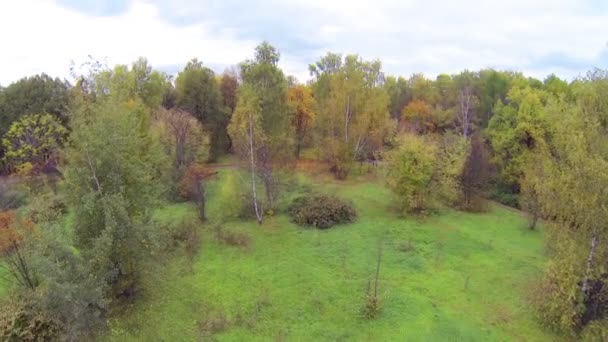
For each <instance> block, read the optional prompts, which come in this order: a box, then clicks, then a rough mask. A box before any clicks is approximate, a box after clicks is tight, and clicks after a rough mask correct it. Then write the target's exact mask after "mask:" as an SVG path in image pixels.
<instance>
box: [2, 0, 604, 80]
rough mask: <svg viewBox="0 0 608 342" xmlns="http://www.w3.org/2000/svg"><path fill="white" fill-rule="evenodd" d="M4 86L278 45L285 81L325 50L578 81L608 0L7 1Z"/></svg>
mask: <svg viewBox="0 0 608 342" xmlns="http://www.w3.org/2000/svg"><path fill="white" fill-rule="evenodd" d="M0 32H2V35H1V37H2V39H1V40H0V44H1V46H2V49H1V50H0V85H4V86H6V85H8V84H10V83H11V82H14V81H16V80H18V79H20V78H22V77H25V76H31V75H34V74H37V73H42V72H45V73H47V74H49V75H51V76H56V77H60V78H68V79H69V70H70V64H71V63H72V62H74V63H75V64H76V65H80V64H81V63H83V62H85V61H87V59H88V57H87V56H89V55H90V56H93V57H94V58H95V59H97V60H104V61H106V63H107V64H108V65H110V66H111V65H114V64H128V63H130V62H132V61H134V60H135V59H137V58H138V57H140V56H144V57H146V58H148V60H149V62H150V63H151V64H152V65H153V67H155V68H157V69H160V70H163V71H165V72H168V73H170V74H176V73H177V72H179V70H181V68H182V67H183V66H184V65H185V63H186V62H187V61H188V60H190V59H192V58H194V57H196V58H198V59H199V60H201V61H202V62H203V63H204V64H205V65H207V66H209V67H210V68H212V69H214V70H215V71H216V72H222V71H223V70H224V69H225V68H226V67H229V66H231V65H235V64H237V63H239V62H241V61H243V60H245V59H247V58H251V57H252V56H253V50H254V48H255V46H256V45H257V44H258V43H260V42H261V41H263V40H267V41H269V42H270V43H271V44H273V45H274V46H275V47H277V48H278V49H279V51H280V52H281V61H280V63H279V65H280V66H281V67H282V68H283V70H284V72H285V73H286V74H288V75H294V76H296V77H297V78H298V79H299V80H301V81H305V80H307V79H309V77H310V76H309V74H308V64H310V63H314V62H315V61H317V60H318V59H319V58H320V57H321V56H323V55H325V54H326V53H327V52H328V51H331V52H339V53H344V54H350V53H357V54H359V55H361V57H363V58H365V59H380V60H381V61H382V63H383V69H384V71H385V72H386V73H387V74H393V75H403V76H409V75H411V74H412V73H416V72H422V73H424V74H426V75H428V76H429V77H434V76H436V75H437V74H439V73H457V72H459V71H461V70H464V69H469V70H477V69H480V68H487V67H491V68H497V69H508V70H514V71H521V72H524V73H525V74H527V75H530V76H534V77H537V78H541V79H542V78H544V77H545V76H547V75H548V74H551V73H555V74H556V75H558V76H560V77H563V78H567V79H573V78H576V77H578V76H584V74H585V73H586V72H587V71H588V70H590V69H592V68H595V67H597V68H604V69H608V1H605V0H509V1H506V0H500V1H479V0H458V1H450V0H445V1H436V0H374V1H362V0H249V1H247V0H241V1H236V0H107V1H81V0H2V1H0Z"/></svg>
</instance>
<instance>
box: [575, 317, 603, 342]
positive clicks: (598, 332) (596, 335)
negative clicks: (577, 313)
mask: <svg viewBox="0 0 608 342" xmlns="http://www.w3.org/2000/svg"><path fill="white" fill-rule="evenodd" d="M581 340H582V341H589V342H601V341H608V319H603V320H598V321H592V322H591V323H589V324H588V325H587V326H586V327H585V329H583V331H582V333H581Z"/></svg>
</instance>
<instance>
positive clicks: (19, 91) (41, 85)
mask: <svg viewBox="0 0 608 342" xmlns="http://www.w3.org/2000/svg"><path fill="white" fill-rule="evenodd" d="M69 89H70V84H69V83H68V82H67V81H61V80H59V79H58V78H55V79H53V78H51V77H50V76H48V75H46V74H40V75H36V76H32V77H26V78H22V79H21V80H19V81H17V82H15V83H13V84H11V85H9V86H8V87H6V88H0V140H1V139H2V137H3V136H4V135H5V134H6V132H7V131H8V130H9V128H10V126H11V125H12V124H13V122H15V121H17V120H19V119H20V118H21V117H22V116H24V115H28V114H40V113H48V114H51V115H52V116H53V117H54V118H55V119H56V120H57V121H58V122H60V123H61V124H62V125H67V122H68V119H67V116H66V115H65V114H66V111H67V105H68V102H69ZM3 157H4V149H3V147H2V146H1V144H0V160H2V158H3ZM1 166H2V165H0V167H1ZM0 172H3V170H0Z"/></svg>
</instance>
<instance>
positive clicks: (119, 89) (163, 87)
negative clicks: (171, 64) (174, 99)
mask: <svg viewBox="0 0 608 342" xmlns="http://www.w3.org/2000/svg"><path fill="white" fill-rule="evenodd" d="M95 87H96V89H95V90H96V91H95V92H96V95H97V96H98V97H101V98H105V97H107V96H112V98H113V99H114V100H118V101H123V102H127V101H130V100H133V99H139V100H141V101H142V102H143V103H144V104H145V106H146V107H147V108H148V109H149V110H151V111H154V110H156V109H158V108H159V107H160V105H161V104H162V103H163V99H164V96H165V93H166V91H167V88H170V87H171V85H170V82H169V81H168V78H167V76H166V75H165V74H163V73H161V72H159V71H156V70H153V69H152V67H151V66H150V65H149V64H148V61H147V60H146V59H145V58H143V57H140V58H139V59H137V60H136V61H135V62H133V63H132V64H131V66H130V67H129V66H127V65H116V66H115V67H114V68H113V69H112V70H103V71H101V72H99V73H97V74H96V75H95Z"/></svg>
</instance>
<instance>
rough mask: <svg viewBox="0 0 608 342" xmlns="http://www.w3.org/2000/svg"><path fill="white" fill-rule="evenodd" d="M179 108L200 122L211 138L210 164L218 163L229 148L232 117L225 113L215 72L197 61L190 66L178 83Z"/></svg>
mask: <svg viewBox="0 0 608 342" xmlns="http://www.w3.org/2000/svg"><path fill="white" fill-rule="evenodd" d="M175 91H176V93H177V107H179V108H180V109H182V110H185V111H187V112H189V113H191V114H192V115H194V117H195V118H197V119H198V120H199V121H200V122H201V124H202V125H203V127H204V128H205V130H207V132H208V134H209V139H210V141H209V143H210V146H209V161H214V160H216V159H217V157H219V156H220V154H221V153H223V151H225V149H226V146H227V144H228V137H227V132H226V127H227V126H228V122H229V120H230V117H229V116H228V115H227V113H226V112H225V111H224V110H223V109H222V95H221V92H220V88H219V86H218V84H217V82H216V81H215V74H214V72H213V71H212V70H211V69H209V68H207V67H204V66H203V63H201V62H200V61H198V60H197V59H196V58H195V59H192V60H191V61H189V62H188V64H186V67H185V68H184V70H182V71H181V72H180V73H179V74H178V75H177V78H176V79H175Z"/></svg>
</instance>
